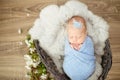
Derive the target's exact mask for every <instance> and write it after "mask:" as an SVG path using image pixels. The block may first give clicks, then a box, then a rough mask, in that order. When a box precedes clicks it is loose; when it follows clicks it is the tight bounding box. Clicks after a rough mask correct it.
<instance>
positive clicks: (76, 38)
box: [67, 16, 87, 44]
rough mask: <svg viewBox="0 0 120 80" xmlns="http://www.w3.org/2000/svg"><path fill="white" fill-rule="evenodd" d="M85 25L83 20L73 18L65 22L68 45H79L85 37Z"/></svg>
mask: <svg viewBox="0 0 120 80" xmlns="http://www.w3.org/2000/svg"><path fill="white" fill-rule="evenodd" d="M86 31H87V30H86V23H85V20H84V18H82V17H80V16H73V17H72V18H71V19H69V20H68V22H67V33H68V39H69V42H70V43H73V44H81V42H83V40H84V38H85V36H86Z"/></svg>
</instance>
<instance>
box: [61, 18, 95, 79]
mask: <svg viewBox="0 0 120 80" xmlns="http://www.w3.org/2000/svg"><path fill="white" fill-rule="evenodd" d="M66 29H67V33H68V36H67V37H66V41H65V57H64V61H63V70H64V72H65V73H66V74H67V75H68V77H70V79H71V80H87V79H88V78H89V77H90V76H91V75H92V73H93V72H94V70H95V56H94V46H93V42H92V40H91V38H90V37H89V36H87V29H86V24H85V20H84V19H83V18H82V17H79V16H74V17H72V18H71V19H70V20H69V21H68V22H67V28H66Z"/></svg>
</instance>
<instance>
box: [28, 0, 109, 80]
mask: <svg viewBox="0 0 120 80" xmlns="http://www.w3.org/2000/svg"><path fill="white" fill-rule="evenodd" d="M75 15H78V16H82V17H83V18H84V19H85V20H86V24H87V32H88V35H89V36H91V37H92V40H93V42H94V45H95V53H96V56H97V58H99V59H98V60H97V61H96V70H95V73H94V74H93V75H92V76H91V77H90V78H89V80H97V78H98V76H100V74H101V72H102V67H101V65H100V63H101V55H103V54H104V51H103V48H104V47H105V41H106V39H107V38H108V28H109V26H108V24H107V22H106V21H105V20H104V19H102V18H101V17H98V16H97V15H95V14H93V13H92V12H91V11H90V10H88V7H87V6H86V5H85V4H83V3H81V2H79V1H77V0H70V1H68V2H66V3H65V4H64V5H61V6H57V5H49V6H47V7H45V8H44V9H42V11H41V13H40V15H39V16H40V17H39V18H38V19H37V20H36V21H35V23H34V26H33V27H32V28H31V29H30V31H29V34H30V35H31V36H32V38H33V39H38V40H39V42H40V46H41V47H42V48H43V49H44V50H46V51H47V53H48V55H49V56H50V57H51V58H52V59H53V60H54V62H55V64H56V65H57V68H58V69H59V71H61V72H62V60H61V56H64V41H65V36H66V28H65V24H66V21H67V20H69V19H70V18H71V17H72V16H75Z"/></svg>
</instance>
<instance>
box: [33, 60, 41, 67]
mask: <svg viewBox="0 0 120 80" xmlns="http://www.w3.org/2000/svg"><path fill="white" fill-rule="evenodd" d="M39 63H40V61H38V62H33V64H32V65H33V67H34V68H36V67H37V66H38V64H39Z"/></svg>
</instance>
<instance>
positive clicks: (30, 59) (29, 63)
mask: <svg viewBox="0 0 120 80" xmlns="http://www.w3.org/2000/svg"><path fill="white" fill-rule="evenodd" d="M24 59H25V60H26V65H27V66H31V65H32V64H33V60H32V58H31V56H30V55H27V54H26V55H24Z"/></svg>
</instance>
